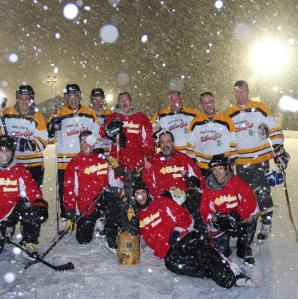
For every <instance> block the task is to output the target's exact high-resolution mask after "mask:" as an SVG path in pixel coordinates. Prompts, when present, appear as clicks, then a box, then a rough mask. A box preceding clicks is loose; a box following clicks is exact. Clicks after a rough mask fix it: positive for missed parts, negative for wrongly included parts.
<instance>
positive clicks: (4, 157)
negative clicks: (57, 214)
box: [0, 135, 48, 254]
mask: <svg viewBox="0 0 298 299" xmlns="http://www.w3.org/2000/svg"><path fill="white" fill-rule="evenodd" d="M47 218H48V204H47V202H46V201H45V200H43V198H42V193H41V190H40V189H39V187H38V185H37V184H36V182H35V181H34V180H33V178H32V175H31V173H30V172H29V171H28V170H26V168H25V167H24V166H23V165H20V164H17V162H16V158H15V144H14V139H13V138H11V137H9V136H7V135H3V136H0V252H1V251H2V250H3V247H4V244H5V240H6V238H9V237H11V236H9V234H8V232H7V231H8V230H9V228H14V226H15V225H16V224H17V223H18V221H20V222H21V228H22V240H21V242H20V244H21V245H22V246H24V247H25V248H26V249H27V250H28V251H29V252H30V253H32V254H34V253H37V252H38V238H39V234H40V228H41V224H42V223H43V222H45V221H46V220H47Z"/></svg>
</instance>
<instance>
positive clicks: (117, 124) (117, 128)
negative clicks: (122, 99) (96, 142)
mask: <svg viewBox="0 0 298 299" xmlns="http://www.w3.org/2000/svg"><path fill="white" fill-rule="evenodd" d="M105 132H106V136H107V137H108V138H109V139H111V140H112V141H113V142H115V141H116V136H117V135H121V134H122V133H123V122H122V121H121V120H120V119H118V118H116V119H114V120H113V121H112V122H110V123H109V124H108V125H107V126H106V127H105Z"/></svg>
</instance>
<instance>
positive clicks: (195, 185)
mask: <svg viewBox="0 0 298 299" xmlns="http://www.w3.org/2000/svg"><path fill="white" fill-rule="evenodd" d="M185 179H186V184H187V187H188V188H189V189H192V190H198V189H199V188H200V185H201V182H200V180H199V178H198V177H196V176H190V177H186V178H185Z"/></svg>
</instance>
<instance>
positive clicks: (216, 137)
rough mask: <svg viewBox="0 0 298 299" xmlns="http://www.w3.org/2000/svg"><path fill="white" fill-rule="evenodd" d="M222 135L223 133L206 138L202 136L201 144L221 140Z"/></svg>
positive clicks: (206, 136)
mask: <svg viewBox="0 0 298 299" xmlns="http://www.w3.org/2000/svg"><path fill="white" fill-rule="evenodd" d="M221 136H222V134H221V133H214V134H213V135H211V136H210V135H205V136H201V138H200V139H201V142H206V141H210V140H213V141H215V140H217V139H219V138H221Z"/></svg>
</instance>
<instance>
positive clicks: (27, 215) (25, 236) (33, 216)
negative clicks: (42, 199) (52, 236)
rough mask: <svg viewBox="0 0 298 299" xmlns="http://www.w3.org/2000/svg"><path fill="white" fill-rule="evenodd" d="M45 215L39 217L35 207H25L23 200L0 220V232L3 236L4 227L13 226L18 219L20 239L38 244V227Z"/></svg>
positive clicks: (44, 219) (43, 220)
mask: <svg viewBox="0 0 298 299" xmlns="http://www.w3.org/2000/svg"><path fill="white" fill-rule="evenodd" d="M46 220H47V218H46V217H44V215H43V217H41V215H40V214H39V212H38V210H37V209H36V208H35V207H32V206H30V207H26V206H25V204H24V203H23V202H20V203H18V204H17V205H16V206H15V208H14V209H13V211H12V213H11V214H10V215H9V216H8V217H7V218H5V219H4V220H2V221H1V222H0V233H1V235H2V236H5V232H6V227H13V226H15V225H16V224H17V223H18V222H19V221H20V222H21V224H22V241H23V242H26V243H35V244H38V238H39V234H40V227H41V224H42V223H43V222H45V221H46Z"/></svg>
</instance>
